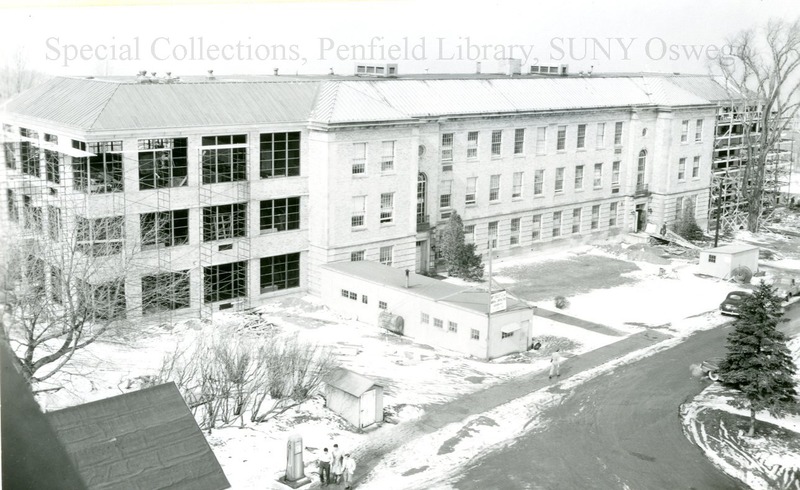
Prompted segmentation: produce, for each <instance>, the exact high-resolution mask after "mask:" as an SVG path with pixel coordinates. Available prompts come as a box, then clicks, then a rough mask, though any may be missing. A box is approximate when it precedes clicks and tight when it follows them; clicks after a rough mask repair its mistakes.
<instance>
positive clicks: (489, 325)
mask: <svg viewBox="0 0 800 490" xmlns="http://www.w3.org/2000/svg"><path fill="white" fill-rule="evenodd" d="M493 239H494V237H492V236H491V235H489V310H488V311H489V313H488V315H487V317H486V318H487V320H486V357H487V358H488V357H489V345H490V344H491V342H489V340H490V339H489V335H490V334H491V332H492V240H493Z"/></svg>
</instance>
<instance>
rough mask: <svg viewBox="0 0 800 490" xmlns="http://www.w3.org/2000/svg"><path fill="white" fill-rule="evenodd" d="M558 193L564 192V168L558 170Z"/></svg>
mask: <svg viewBox="0 0 800 490" xmlns="http://www.w3.org/2000/svg"><path fill="white" fill-rule="evenodd" d="M555 189H556V192H564V167H558V168H557V169H556V187H555Z"/></svg>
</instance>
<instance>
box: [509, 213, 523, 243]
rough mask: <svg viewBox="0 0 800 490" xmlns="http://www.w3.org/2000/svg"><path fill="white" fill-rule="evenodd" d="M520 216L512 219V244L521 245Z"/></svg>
mask: <svg viewBox="0 0 800 490" xmlns="http://www.w3.org/2000/svg"><path fill="white" fill-rule="evenodd" d="M520 222H521V219H520V218H513V219H512V220H511V245H519V229H520Z"/></svg>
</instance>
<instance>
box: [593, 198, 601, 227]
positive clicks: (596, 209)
mask: <svg viewBox="0 0 800 490" xmlns="http://www.w3.org/2000/svg"><path fill="white" fill-rule="evenodd" d="M599 226H600V205H599V204H596V205H594V206H592V229H593V230H596V229H597V228H598V227H599Z"/></svg>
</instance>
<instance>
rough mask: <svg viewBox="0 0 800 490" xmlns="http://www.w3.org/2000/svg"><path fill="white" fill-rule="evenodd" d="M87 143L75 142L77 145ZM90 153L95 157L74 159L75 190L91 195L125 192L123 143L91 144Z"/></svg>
mask: <svg viewBox="0 0 800 490" xmlns="http://www.w3.org/2000/svg"><path fill="white" fill-rule="evenodd" d="M76 143H77V144H78V146H83V148H80V149H85V143H83V142H80V141H74V140H73V146H75V144H76ZM89 151H90V152H92V153H94V154H95V156H93V157H89V158H85V157H82V158H78V157H76V158H73V159H72V173H73V178H74V185H75V190H78V191H81V192H87V191H88V192H90V193H93V194H94V193H98V194H102V193H106V192H121V191H122V190H123V166H122V141H105V142H102V143H90V144H89Z"/></svg>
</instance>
